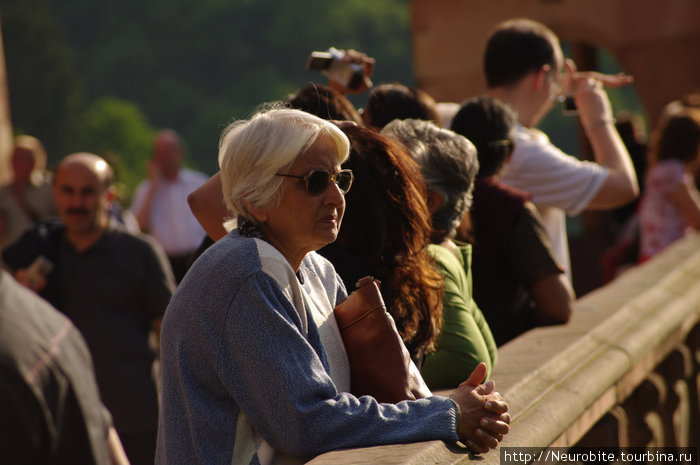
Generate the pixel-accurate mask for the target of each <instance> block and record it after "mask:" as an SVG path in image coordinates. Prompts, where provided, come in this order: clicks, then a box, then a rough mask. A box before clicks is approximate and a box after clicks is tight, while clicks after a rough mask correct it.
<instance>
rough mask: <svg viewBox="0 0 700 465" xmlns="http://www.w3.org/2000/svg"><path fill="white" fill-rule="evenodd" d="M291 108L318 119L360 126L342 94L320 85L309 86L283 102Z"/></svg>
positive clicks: (354, 110) (357, 118)
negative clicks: (352, 123)
mask: <svg viewBox="0 0 700 465" xmlns="http://www.w3.org/2000/svg"><path fill="white" fill-rule="evenodd" d="M284 101H285V102H286V103H287V104H288V105H289V106H291V107H292V108H296V109H298V110H302V111H305V112H307V113H311V114H312V115H316V116H318V117H319V118H323V119H327V120H336V121H352V122H354V123H357V124H362V117H360V114H359V113H358V112H357V110H356V109H355V106H354V105H353V104H352V102H350V100H348V98H347V97H345V96H344V95H343V94H341V93H340V92H338V91H337V90H335V89H331V88H330V87H328V86H324V85H321V84H309V85H306V86H304V87H302V88H301V89H299V90H298V91H297V92H296V93H294V94H291V95H288V96H287V98H285V100H284Z"/></svg>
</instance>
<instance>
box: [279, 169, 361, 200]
mask: <svg viewBox="0 0 700 465" xmlns="http://www.w3.org/2000/svg"><path fill="white" fill-rule="evenodd" d="M277 176H284V177H285V178H297V179H303V180H304V183H305V184H306V190H307V191H308V192H309V194H311V195H321V194H323V193H324V192H326V189H327V188H328V183H329V182H331V181H333V182H334V183H335V185H336V186H338V189H340V192H342V193H343V194H347V193H348V191H349V190H350V186H352V180H353V176H352V171H351V170H340V171H338V172H337V173H335V174H331V173H329V172H328V171H326V170H311V171H309V173H308V174H306V175H305V176H297V175H294V174H282V173H277Z"/></svg>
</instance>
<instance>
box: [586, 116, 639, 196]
mask: <svg viewBox="0 0 700 465" xmlns="http://www.w3.org/2000/svg"><path fill="white" fill-rule="evenodd" d="M585 130H586V135H587V136H588V140H589V141H590V143H591V147H592V148H593V154H594V157H595V161H596V162H597V163H598V164H599V165H601V166H604V167H606V168H608V179H606V181H605V184H604V187H603V189H605V192H602V193H601V195H598V196H596V198H595V199H594V200H593V201H592V202H591V204H590V205H589V207H592V208H612V207H616V206H619V205H623V204H625V203H628V202H630V201H632V200H634V199H635V198H636V197H637V195H639V185H638V181H637V175H636V173H635V170H634V165H633V164H632V160H631V159H630V156H629V153H628V152H627V148H626V147H625V145H624V143H623V142H622V139H621V138H620V135H619V133H618V132H617V129H616V128H615V126H614V122H613V120H612V119H611V118H610V119H607V118H601V119H600V120H599V121H597V122H594V123H591V124H590V125H589V126H588V127H586V129H585ZM603 189H601V190H603Z"/></svg>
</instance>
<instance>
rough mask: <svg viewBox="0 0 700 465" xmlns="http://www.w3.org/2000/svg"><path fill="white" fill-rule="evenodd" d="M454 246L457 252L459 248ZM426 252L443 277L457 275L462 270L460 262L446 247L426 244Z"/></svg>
mask: <svg viewBox="0 0 700 465" xmlns="http://www.w3.org/2000/svg"><path fill="white" fill-rule="evenodd" d="M455 246H456V247H457V250H458V251H459V246H457V245H456V244H455ZM426 250H427V252H428V254H429V255H430V256H431V257H432V258H433V260H435V265H436V266H437V268H438V270H439V271H440V273H441V274H442V275H443V276H444V277H447V275H451V274H459V272H460V270H463V264H462V263H461V262H460V259H459V258H458V257H457V255H456V254H455V253H453V252H452V251H451V250H449V249H448V248H447V247H444V246H442V245H440V244H428V247H427V249H426Z"/></svg>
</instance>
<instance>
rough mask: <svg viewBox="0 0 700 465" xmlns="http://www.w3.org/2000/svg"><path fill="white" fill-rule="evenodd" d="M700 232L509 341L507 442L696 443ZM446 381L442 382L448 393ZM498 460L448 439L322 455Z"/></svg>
mask: <svg viewBox="0 0 700 465" xmlns="http://www.w3.org/2000/svg"><path fill="white" fill-rule="evenodd" d="M699 321H700V234H696V235H692V236H690V237H688V238H685V239H683V240H681V241H678V242H677V243H676V244H674V245H672V246H671V247H669V248H668V249H667V250H665V251H664V252H663V253H662V254H660V255H659V256H657V257H655V258H654V259H653V260H651V261H649V262H648V263H645V264H644V265H640V266H637V267H635V268H633V269H630V270H628V271H627V272H625V273H624V274H623V275H621V276H620V277H618V278H617V279H616V280H615V281H613V282H612V283H610V284H608V285H607V286H604V287H602V288H600V289H598V290H596V291H594V292H592V293H590V294H587V295H586V296H584V297H582V298H581V299H579V300H578V301H577V302H576V304H575V310H574V315H573V317H572V320H571V321H570V322H569V324H567V325H565V326H550V327H544V328H536V329H534V330H532V331H530V332H528V333H526V334H524V335H522V336H521V337H519V338H517V339H515V340H513V341H511V342H509V343H508V344H506V345H505V346H503V347H501V348H500V349H499V360H498V365H497V366H496V369H495V371H494V374H493V378H494V379H495V380H496V388H497V390H498V391H499V392H501V394H503V396H504V397H505V398H506V400H507V401H508V403H509V405H510V412H511V415H512V422H511V431H510V433H509V434H508V435H507V436H506V437H505V439H504V440H503V442H502V443H501V446H500V447H501V448H504V447H532V448H539V449H546V448H549V447H563V448H571V447H574V446H588V447H610V446H620V447H643V446H679V447H685V446H694V447H697V446H698V441H699V440H700V419H699V414H700V413H699V409H698V396H699V392H698V375H699V374H700V370H699V359H700V357H699V355H700V324H699ZM447 393H448V392H441V393H437V394H447ZM472 461H475V462H476V461H478V462H480V463H483V464H499V463H500V451H499V449H496V450H494V451H491V452H489V453H488V454H483V455H481V456H478V458H476V457H475V456H473V455H471V454H469V453H468V452H466V451H465V450H463V449H462V448H460V447H458V446H456V445H451V444H446V443H444V442H441V441H430V442H423V443H414V444H401V445H391V446H382V447H370V448H363V449H353V450H344V451H334V452H329V453H326V454H323V455H321V456H319V457H316V458H315V459H314V460H312V461H311V462H309V464H312V465H326V464H327V465H339V464H397V465H398V464H401V465H407V464H424V463H431V464H457V463H468V462H472Z"/></svg>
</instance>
